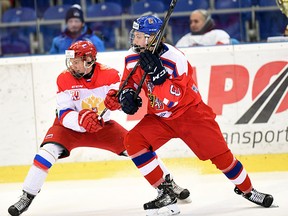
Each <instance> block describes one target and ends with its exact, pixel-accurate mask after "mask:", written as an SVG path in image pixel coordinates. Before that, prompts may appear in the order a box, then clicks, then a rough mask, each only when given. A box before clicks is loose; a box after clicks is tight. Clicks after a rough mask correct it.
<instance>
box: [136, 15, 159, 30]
mask: <svg viewBox="0 0 288 216" xmlns="http://www.w3.org/2000/svg"><path fill="white" fill-rule="evenodd" d="M162 24H163V22H162V20H161V19H159V18H158V17H156V16H152V15H148V16H142V17H139V18H138V19H136V20H135V21H134V22H133V26H132V29H134V30H136V31H139V32H143V33H144V34H147V35H151V34H156V33H157V31H158V30H159V29H160V28H161V26H162Z"/></svg>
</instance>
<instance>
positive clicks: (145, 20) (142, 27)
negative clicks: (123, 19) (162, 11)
mask: <svg viewBox="0 0 288 216" xmlns="http://www.w3.org/2000/svg"><path fill="white" fill-rule="evenodd" d="M161 26H162V20H161V19H159V18H158V17H156V16H153V15H147V16H141V17H139V18H138V19H136V20H135V21H134V22H133V26H132V30H131V31H130V35H129V41H130V46H131V48H132V49H133V51H134V52H136V53H140V51H141V50H143V49H145V47H140V46H139V45H136V44H133V40H134V32H142V33H144V35H145V37H146V38H148V37H150V35H152V34H156V33H157V32H158V30H159V29H160V28H161Z"/></svg>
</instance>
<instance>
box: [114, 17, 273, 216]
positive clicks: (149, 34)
mask: <svg viewBox="0 0 288 216" xmlns="http://www.w3.org/2000/svg"><path fill="white" fill-rule="evenodd" d="M161 25H162V21H161V19H159V18H157V17H155V16H142V17H140V18H138V19H137V20H135V21H134V23H133V27H132V30H131V32H130V43H131V48H130V49H129V51H128V55H127V56H126V58H125V67H124V74H123V77H122V83H123V82H124V81H125V80H126V78H127V76H128V74H130V72H131V71H132V70H133V68H134V67H135V65H136V64H137V62H138V61H139V66H138V67H137V68H136V70H135V72H134V73H133V75H132V76H131V78H130V79H128V82H127V85H125V87H124V90H123V91H121V92H119V96H118V97H119V102H120V104H121V107H122V110H123V111H124V112H125V113H127V114H129V115H133V114H134V113H136V112H137V110H138V108H139V106H140V105H141V101H142V99H141V98H140V97H139V96H138V95H136V93H135V91H136V89H137V87H138V85H139V83H140V80H141V78H142V76H143V74H144V73H146V74H147V77H146V79H145V81H144V83H143V90H144V92H145V95H146V96H147V98H148V100H149V102H150V103H148V114H147V115H145V116H144V117H143V119H142V120H140V122H139V123H138V124H137V125H136V126H135V127H134V128H133V129H132V130H130V131H129V132H128V134H127V136H126V137H125V140H124V145H125V147H126V149H127V152H128V155H129V156H130V157H131V159H132V161H133V162H134V164H135V165H136V167H137V168H138V169H139V171H140V172H141V173H142V174H143V176H144V177H145V178H146V180H147V181H148V182H149V183H150V184H151V185H152V186H154V187H155V188H156V189H157V190H158V196H157V198H156V199H155V200H153V201H150V202H148V203H145V204H144V209H145V210H146V213H147V215H157V212H158V210H159V209H160V208H162V207H167V208H168V209H169V210H170V212H171V214H178V213H179V212H180V210H179V208H178V207H177V199H176V197H175V195H174V194H173V193H172V184H171V179H170V176H169V175H166V174H165V173H164V172H163V170H162V168H161V166H160V165H159V163H158V160H157V155H156V153H155V151H156V150H157V149H158V148H160V147H161V146H162V145H164V144H165V143H166V142H167V141H169V140H170V139H172V138H180V139H181V140H183V141H184V142H185V143H186V145H187V146H188V147H189V148H190V149H191V150H192V151H193V152H194V153H195V155H196V156H197V157H198V158H199V159H200V160H210V161H211V162H212V163H213V164H214V165H215V166H216V168H217V169H219V170H220V171H221V172H222V173H223V174H224V175H225V176H226V177H227V178H228V179H229V180H230V181H231V182H232V183H233V184H234V185H235V189H234V190H235V192H236V193H237V194H241V195H242V196H243V197H245V198H246V199H248V200H249V201H251V202H254V203H256V204H258V205H261V206H264V207H270V206H271V204H272V202H273V197H272V196H271V195H269V194H265V193H261V192H258V191H256V190H255V189H254V187H253V185H252V184H251V181H250V178H249V176H248V174H247V173H246V171H245V169H244V167H243V165H242V164H241V162H240V161H239V160H237V158H235V157H234V155H233V154H232V153H231V151H230V149H229V148H228V146H227V144H226V142H225V140H224V138H223V136H222V133H221V131H220V128H219V126H218V124H217V122H216V121H215V117H216V115H215V114H214V113H213V111H212V109H211V108H210V107H209V106H207V105H206V104H205V103H203V101H202V99H201V96H200V93H199V90H198V88H197V86H196V84H195V82H194V80H193V79H192V73H193V68H192V66H191V65H190V63H189V62H188V60H187V58H186V57H185V56H184V55H183V53H182V52H181V51H179V50H178V49H176V48H174V47H173V46H171V45H169V44H166V43H164V42H163V43H160V46H159V48H158V49H157V50H156V52H155V53H152V52H151V50H149V49H147V47H148V44H149V42H150V41H151V40H152V38H153V35H155V34H156V32H157V31H158V30H159V29H160V26H161ZM150 48H151V49H153V44H152V46H151V47H150ZM117 95H118V94H117Z"/></svg>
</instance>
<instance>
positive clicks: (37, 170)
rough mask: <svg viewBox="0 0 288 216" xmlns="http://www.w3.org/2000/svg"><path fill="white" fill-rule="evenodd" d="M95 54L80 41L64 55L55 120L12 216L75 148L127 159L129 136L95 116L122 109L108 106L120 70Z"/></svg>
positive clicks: (179, 192)
mask: <svg viewBox="0 0 288 216" xmlns="http://www.w3.org/2000/svg"><path fill="white" fill-rule="evenodd" d="M96 54H97V51H96V48H95V46H94V45H93V44H92V43H91V42H88V41H78V42H76V43H74V44H72V45H71V46H70V47H69V49H68V50H67V51H66V65H67V70H65V71H63V72H62V73H61V74H60V75H59V76H58V78H57V86H58V92H57V96H56V101H57V116H56V118H55V121H54V123H53V125H52V126H51V127H50V128H49V130H48V131H47V133H46V136H45V138H44V140H43V142H42V144H41V148H40V150H39V152H38V153H37V154H36V155H35V158H34V161H33V165H32V166H31V168H30V170H29V172H28V174H27V176H26V178H25V181H24V184H23V195H22V196H21V198H20V200H19V201H18V202H16V203H15V204H14V205H12V206H10V207H9V209H8V212H9V213H10V215H12V216H18V215H21V214H22V213H23V212H24V211H26V210H27V209H28V207H29V206H30V204H31V202H32V201H33V199H34V197H35V196H36V195H37V194H38V193H39V191H40V189H41V187H42V185H43V184H44V181H45V179H46V177H47V175H48V171H49V169H50V168H51V167H52V166H53V165H54V164H55V162H56V161H57V160H58V159H60V158H64V157H68V156H69V155H70V152H71V151H72V150H73V149H74V148H77V147H94V148H99V149H104V150H108V151H111V152H113V153H115V154H117V155H123V156H127V153H126V151H125V147H124V145H123V140H124V137H125V135H126V134H127V130H126V129H125V128H123V127H122V126H121V125H119V124H118V123H117V122H115V121H113V120H111V119H110V118H109V116H110V115H109V114H110V113H109V111H108V112H107V113H106V114H105V116H104V118H103V119H102V118H100V120H99V118H98V114H97V113H100V112H102V110H103V109H104V108H105V105H106V106H109V107H110V108H111V109H118V108H120V105H119V103H115V102H114V101H113V100H108V101H107V103H106V102H105V100H104V99H105V97H106V94H107V93H108V92H109V90H111V89H115V88H116V89H117V87H118V86H119V82H120V77H119V73H118V71H117V70H115V69H113V68H110V67H108V66H106V65H103V64H101V63H99V62H96ZM111 92H112V93H113V90H111V91H110V93H109V94H111ZM109 94H108V95H109ZM104 104H105V105H104ZM162 166H163V168H164V169H165V170H166V172H167V173H169V172H168V170H167V169H166V168H165V167H164V165H163V164H162ZM173 185H174V186H173V191H174V193H175V194H174V195H175V196H177V197H178V198H179V199H186V198H189V194H190V193H189V191H188V190H187V189H183V188H181V187H179V186H178V185H177V184H176V183H175V182H174V181H173Z"/></svg>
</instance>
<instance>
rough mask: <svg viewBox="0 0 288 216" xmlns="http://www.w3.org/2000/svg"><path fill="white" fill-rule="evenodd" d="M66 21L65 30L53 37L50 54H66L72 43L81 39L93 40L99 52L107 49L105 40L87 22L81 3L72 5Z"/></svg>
mask: <svg viewBox="0 0 288 216" xmlns="http://www.w3.org/2000/svg"><path fill="white" fill-rule="evenodd" d="M65 21H66V28H65V30H64V31H63V32H62V33H61V35H59V36H57V37H55V38H53V41H52V46H51V49H50V51H49V53H50V54H64V53H65V50H67V49H68V48H69V47H70V45H71V44H73V43H74V42H76V41H79V40H87V41H90V42H92V43H93V44H94V46H95V47H96V49H97V51H98V52H102V51H105V46H104V42H103V41H102V40H101V39H100V38H99V37H98V36H97V35H96V34H95V33H94V32H93V31H92V30H91V29H90V28H89V27H88V26H87V25H86V24H85V22H84V17H83V11H82V10H81V6H80V5H77V4H75V5H72V6H71V8H70V9H69V10H68V11H67V13H66V18H65Z"/></svg>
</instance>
